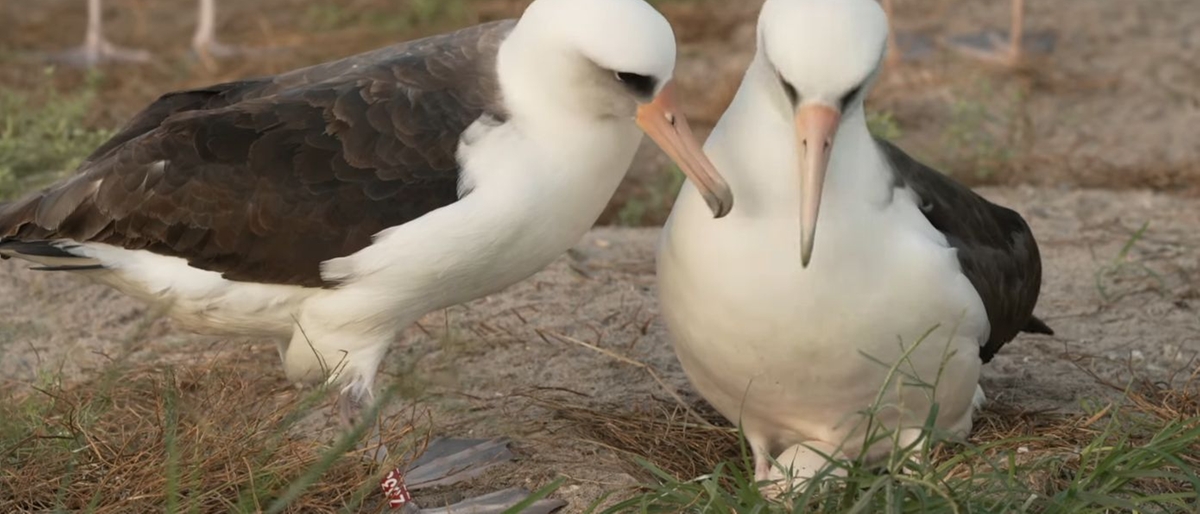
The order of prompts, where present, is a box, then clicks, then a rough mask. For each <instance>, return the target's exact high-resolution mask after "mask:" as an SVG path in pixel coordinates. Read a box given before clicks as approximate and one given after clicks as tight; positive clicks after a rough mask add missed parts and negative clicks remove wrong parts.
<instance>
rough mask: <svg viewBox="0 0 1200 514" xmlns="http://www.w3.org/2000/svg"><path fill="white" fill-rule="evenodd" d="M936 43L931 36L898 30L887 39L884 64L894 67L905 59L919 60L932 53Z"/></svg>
mask: <svg viewBox="0 0 1200 514" xmlns="http://www.w3.org/2000/svg"><path fill="white" fill-rule="evenodd" d="M936 47H937V43H936V42H935V39H934V38H933V37H930V36H929V35H927V34H922V33H919V32H899V33H897V34H896V35H895V36H893V37H892V38H891V39H890V40H889V41H888V54H887V60H886V62H885V64H886V65H887V66H891V67H895V66H897V65H899V64H900V63H901V62H905V61H919V60H922V59H927V58H929V57H930V56H932V55H933V54H934V49H935V48H936Z"/></svg>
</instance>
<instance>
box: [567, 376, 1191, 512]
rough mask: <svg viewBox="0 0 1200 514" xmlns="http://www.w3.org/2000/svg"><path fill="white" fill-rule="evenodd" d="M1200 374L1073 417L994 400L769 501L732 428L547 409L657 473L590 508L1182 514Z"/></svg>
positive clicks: (669, 408)
mask: <svg viewBox="0 0 1200 514" xmlns="http://www.w3.org/2000/svg"><path fill="white" fill-rule="evenodd" d="M1195 383H1196V381H1195V380H1192V381H1189V383H1188V384H1187V385H1186V386H1185V387H1183V388H1166V387H1163V386H1162V385H1161V384H1151V383H1141V384H1138V385H1137V387H1134V388H1131V389H1130V390H1129V391H1126V392H1125V394H1124V396H1123V399H1122V400H1121V401H1119V402H1103V403H1095V402H1094V403H1090V404H1087V405H1086V406H1085V407H1086V408H1085V410H1084V412H1082V413H1077V414H1061V413H1049V412H1027V411H1021V410H1016V409H1014V408H1012V407H1009V406H1005V405H998V404H993V405H991V406H989V407H988V408H986V409H985V410H984V411H983V412H982V413H981V414H980V416H979V417H978V418H977V421H976V423H975V426H976V428H975V430H974V432H973V434H972V436H971V437H970V439H969V440H967V441H948V440H938V439H937V437H933V436H931V434H932V432H931V431H927V434H926V435H927V437H925V438H923V441H921V442H920V443H918V444H912V445H910V446H908V447H903V448H901V447H896V448H894V452H895V454H894V455H893V456H892V457H891V458H889V459H888V460H886V461H885V462H882V463H872V464H866V463H864V462H848V463H842V464H840V465H838V468H837V469H839V470H840V471H842V472H844V474H845V476H844V477H841V476H833V474H832V473H829V472H827V473H825V474H823V475H821V476H818V478H817V479H814V480H812V481H809V482H806V483H804V484H802V485H800V486H798V487H796V488H795V489H793V490H789V491H785V492H783V494H781V495H780V496H779V497H774V498H772V497H768V496H767V495H765V494H764V493H763V492H762V490H761V489H760V484H755V482H754V479H753V472H752V471H751V470H752V469H753V467H752V465H751V462H750V458H749V452H748V450H747V447H746V445H745V442H744V440H740V439H739V436H738V434H737V432H736V430H735V429H733V428H717V427H698V426H694V425H689V424H688V423H687V422H686V420H685V418H683V417H682V416H681V415H680V414H679V410H678V409H679V407H678V406H677V405H675V402H669V401H661V402H659V403H658V404H656V406H653V407H651V408H643V409H641V410H638V411H634V412H629V411H628V408H624V409H622V408H620V407H618V406H612V407H611V408H610V409H601V410H593V409H581V408H578V407H574V406H572V405H570V404H569V403H566V402H562V403H558V404H549V403H548V406H550V407H552V408H553V410H555V412H557V413H558V416H559V417H560V418H561V419H564V420H567V421H569V422H570V425H572V426H574V429H575V431H576V434H577V435H578V436H579V438H580V439H581V440H583V441H588V442H591V443H593V444H596V445H599V446H602V447H604V448H608V449H611V450H614V451H616V452H618V453H619V454H621V455H624V456H625V457H626V460H627V462H628V464H629V465H630V466H631V467H632V468H635V472H636V474H635V476H640V477H641V478H642V480H643V481H645V482H647V483H648V484H649V485H645V486H643V487H642V488H640V489H639V490H636V491H632V492H630V491H627V492H626V494H623V495H618V496H619V497H621V498H623V499H622V500H620V501H618V502H616V503H613V504H611V505H608V506H606V507H604V508H603V509H601V508H600V507H593V508H592V510H591V512H603V513H606V514H607V513H615V512H650V513H658V512H664V513H665V512H812V513H874V512H896V513H967V512H1006V513H1007V512H1016V513H1058V512H1097V513H1100V512H1141V513H1150V512H1155V513H1158V512H1161V513H1175V512H1180V513H1182V512H1196V511H1197V509H1200V497H1198V496H1197V493H1196V491H1197V490H1200V487H1198V486H1200V388H1197V387H1194V385H1195ZM696 408H700V409H702V408H701V407H699V406H696ZM671 413H674V414H671ZM712 419H713V420H714V421H716V420H717V418H716V417H715V416H713V417H712ZM875 437H877V438H890V437H892V434H889V433H879V434H878V435H876V436H875ZM935 442H936V443H939V444H934V443H935Z"/></svg>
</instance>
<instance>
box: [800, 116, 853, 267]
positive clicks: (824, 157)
mask: <svg viewBox="0 0 1200 514" xmlns="http://www.w3.org/2000/svg"><path fill="white" fill-rule="evenodd" d="M841 118H842V113H841V112H839V111H838V110H837V109H834V108H833V107H830V106H828V105H805V106H803V107H801V108H800V110H799V111H797V112H796V139H797V141H796V142H797V143H798V145H797V146H798V147H799V149H800V265H801V266H802V267H808V263H809V262H810V261H812V252H813V239H814V238H815V237H816V232H817V214H818V213H820V211H821V189H822V188H823V187H824V186H825V170H826V168H827V167H828V166H829V153H830V150H832V149H833V138H834V136H835V135H837V128H838V121H839V120H841Z"/></svg>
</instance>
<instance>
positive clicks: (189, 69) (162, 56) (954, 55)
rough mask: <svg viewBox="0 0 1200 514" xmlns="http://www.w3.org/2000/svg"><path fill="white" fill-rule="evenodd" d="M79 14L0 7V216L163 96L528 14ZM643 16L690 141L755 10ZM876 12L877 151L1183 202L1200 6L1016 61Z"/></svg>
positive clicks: (482, 10) (194, 0)
mask: <svg viewBox="0 0 1200 514" xmlns="http://www.w3.org/2000/svg"><path fill="white" fill-rule="evenodd" d="M90 1H92V2H95V3H97V4H99V10H98V11H96V13H97V14H99V15H100V19H102V20H103V25H102V33H101V34H102V35H103V37H104V38H106V40H93V45H92V53H91V54H88V53H87V52H83V51H81V50H80V48H81V45H82V44H83V43H84V42H85V40H86V39H87V36H86V34H87V32H88V30H87V29H88V12H89V0H36V1H31V0H0V27H2V28H0V198H11V197H12V196H14V195H17V194H19V193H20V192H22V191H26V190H29V189H31V188H35V187H38V186H39V185H41V184H44V183H46V182H48V181H50V180H53V179H54V178H56V177H60V176H61V175H62V174H64V173H69V172H70V170H71V169H72V168H73V167H74V166H75V165H76V164H77V163H78V161H79V159H80V158H82V157H83V156H84V155H86V154H87V153H88V152H89V151H90V150H91V149H93V148H94V147H95V146H97V145H99V144H100V143H101V142H102V141H103V140H104V139H105V138H106V137H107V135H109V134H110V133H111V132H112V131H113V130H115V129H116V128H118V127H119V126H120V124H121V123H123V122H124V121H125V120H127V119H128V118H129V117H130V116H132V115H133V114H135V113H136V112H137V111H138V110H139V109H140V108H142V107H143V106H145V105H146V104H147V103H148V102H150V101H152V100H153V99H154V98H156V97H157V96H159V95H160V94H162V93H165V92H168V91H172V90H178V89H183V88H188V87H194V86H201V85H205V84H212V83H217V82H223V81H229V80H235V79H239V78H244V77H251V76H257V75H263V74H274V73H279V72H283V71H287V70H290V69H294V68H299V67H303V66H307V65H310V64H316V63H319V62H322V61H326V60H331V59H335V58H339V57H343V56H347V55H351V54H354V53H358V52H361V51H365V50H369V49H373V48H377V47H380V46H384V45H388V44H391V43H394V42H398V41H403V40H408V39H412V38H417V37H421V36H424V35H429V34H434V33H438V32H443V31H448V30H452V29H455V28H458V27H462V26H466V25H470V24H475V23H480V22H484V21H490V20H495V19H501V18H510V17H516V16H518V15H519V14H520V13H521V11H522V10H523V8H524V7H525V5H527V4H528V0H238V1H235V0H215V4H214V5H215V11H213V13H214V16H212V18H211V19H212V25H211V28H212V30H211V31H208V30H201V31H200V32H199V33H197V27H198V24H199V21H198V20H200V19H202V18H203V17H204V13H203V10H202V9H200V8H199V7H200V6H202V5H203V4H204V2H203V1H200V2H198V0H102V1H97V0H90ZM653 3H654V4H655V6H656V7H658V8H659V9H660V10H661V11H662V12H663V13H664V14H666V16H667V17H668V18H669V19H670V20H671V22H672V23H673V25H674V26H675V29H676V33H677V36H678V38H679V40H680V43H681V46H680V53H681V60H680V63H679V67H678V69H677V74H676V75H677V78H678V80H679V82H680V86H681V94H682V99H683V101H684V102H685V104H686V106H687V111H688V115H689V117H690V118H691V120H692V123H693V125H694V126H696V128H697V129H698V130H699V132H700V135H701V136H705V135H706V134H707V132H708V130H709V129H710V128H711V126H712V124H713V123H715V122H716V120H717V119H718V118H719V117H720V115H721V113H722V112H723V110H724V108H725V107H726V105H727V104H728V102H729V100H730V99H731V97H732V95H733V93H734V91H735V89H736V88H737V86H738V82H739V81H740V79H741V74H742V71H743V70H744V68H745V66H746V64H747V62H748V60H749V59H750V57H751V56H752V54H753V50H754V49H753V45H754V22H755V17H756V15H757V12H758V8H759V6H760V5H761V0H748V1H740V0H739V1H732V0H658V1H655V2H653ZM91 7H93V8H94V7H95V6H94V5H93V6H91ZM892 7H893V11H894V12H893V15H894V16H893V29H894V33H895V34H896V40H895V43H896V45H897V49H898V51H895V52H893V57H894V58H893V59H892V60H891V61H890V62H889V66H888V68H887V69H886V71H885V72H884V75H883V77H882V78H881V80H880V82H879V84H878V85H877V87H876V89H875V92H874V93H873V94H872V96H871V97H870V100H869V102H868V110H869V111H870V113H871V114H870V121H871V125H872V128H873V130H874V131H875V132H876V134H877V135H879V136H881V137H886V138H890V139H892V140H895V141H897V142H898V143H899V144H900V145H901V146H902V147H904V148H905V149H907V150H908V151H909V152H910V153H912V154H914V155H915V156H917V157H918V158H920V159H922V160H924V161H926V162H928V163H930V164H932V165H934V166H935V167H938V168H939V169H941V170H943V171H945V172H947V173H950V174H953V175H954V176H955V177H956V178H958V179H960V180H962V181H964V182H966V183H968V184H971V185H984V184H1004V185H1016V184H1028V185H1030V186H1032V187H1041V188H1078V187H1089V188H1108V189H1129V188H1150V189H1155V190H1159V191H1168V192H1175V193H1178V194H1183V195H1190V196H1195V195H1200V30H1197V29H1196V27H1200V2H1197V1H1196V0H1139V1H1137V2H1130V1H1123V0H1029V1H1028V2H1027V3H1026V5H1024V9H1025V12H1024V17H1025V19H1024V23H1023V26H1024V29H1025V46H1024V49H1025V51H1024V53H1023V54H1022V55H1021V59H1020V60H1019V61H1009V60H999V61H997V60H987V59H979V58H977V56H972V55H971V54H969V53H967V52H963V51H961V50H962V49H963V48H964V46H963V45H964V43H963V42H964V41H966V42H967V43H966V44H967V45H969V44H970V41H976V42H978V41H987V40H988V39H987V38H989V37H997V36H996V34H1000V36H1001V37H1002V36H1003V33H1006V31H1007V30H1008V28H1009V26H1010V19H1011V9H1013V8H1014V7H1013V4H1012V3H1011V2H1010V1H1009V0H893V6H892ZM94 36H95V34H93V37H94ZM97 41H98V42H97ZM194 42H198V43H196V44H194ZM106 45H108V46H106ZM97 49H100V50H106V51H107V52H100V53H97ZM89 57H90V61H89ZM89 64H91V65H89ZM681 182H682V176H681V174H679V172H678V171H677V170H675V169H674V168H673V167H672V166H671V165H670V164H669V163H668V162H667V159H666V158H665V157H664V156H662V155H661V154H659V153H658V151H657V150H655V149H654V148H653V147H652V146H651V145H649V144H647V145H646V147H645V148H643V151H642V152H641V153H640V155H639V157H638V159H637V161H636V163H635V165H634V167H633V169H632V170H631V171H630V174H629V178H628V180H626V182H625V183H624V184H623V185H622V187H621V189H620V190H619V192H618V193H617V195H616V196H615V197H614V199H613V201H612V203H611V205H610V206H609V208H608V209H607V210H606V211H605V213H604V215H603V217H602V218H601V220H600V224H609V225H612V224H616V225H627V226H641V225H658V224H661V223H662V222H663V220H664V219H665V216H666V214H667V213H668V212H669V210H670V206H671V202H672V200H673V199H674V196H675V192H676V191H677V190H678V187H679V186H680V184H681Z"/></svg>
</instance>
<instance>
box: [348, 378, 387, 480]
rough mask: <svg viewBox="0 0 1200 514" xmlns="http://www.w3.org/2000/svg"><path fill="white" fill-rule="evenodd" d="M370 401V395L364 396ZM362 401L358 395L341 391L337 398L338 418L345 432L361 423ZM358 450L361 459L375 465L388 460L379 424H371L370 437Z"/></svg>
mask: <svg viewBox="0 0 1200 514" xmlns="http://www.w3.org/2000/svg"><path fill="white" fill-rule="evenodd" d="M366 398H367V399H370V395H366ZM363 400H364V398H362V397H360V396H359V395H358V394H355V393H352V392H351V391H343V392H342V394H341V395H339V396H338V399H337V406H338V418H339V420H340V421H341V424H342V426H343V427H345V429H346V430H352V429H353V428H354V427H355V426H356V425H357V424H358V423H360V422H361V421H363V420H362V419H361V418H362V414H363ZM358 449H359V450H361V451H362V452H363V459H365V460H367V461H371V462H375V463H383V462H385V461H387V458H388V448H387V445H386V444H384V442H383V436H382V434H380V432H379V424H378V423H371V435H370V436H368V437H367V440H366V441H364V442H362V443H360V444H359V446H358Z"/></svg>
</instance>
